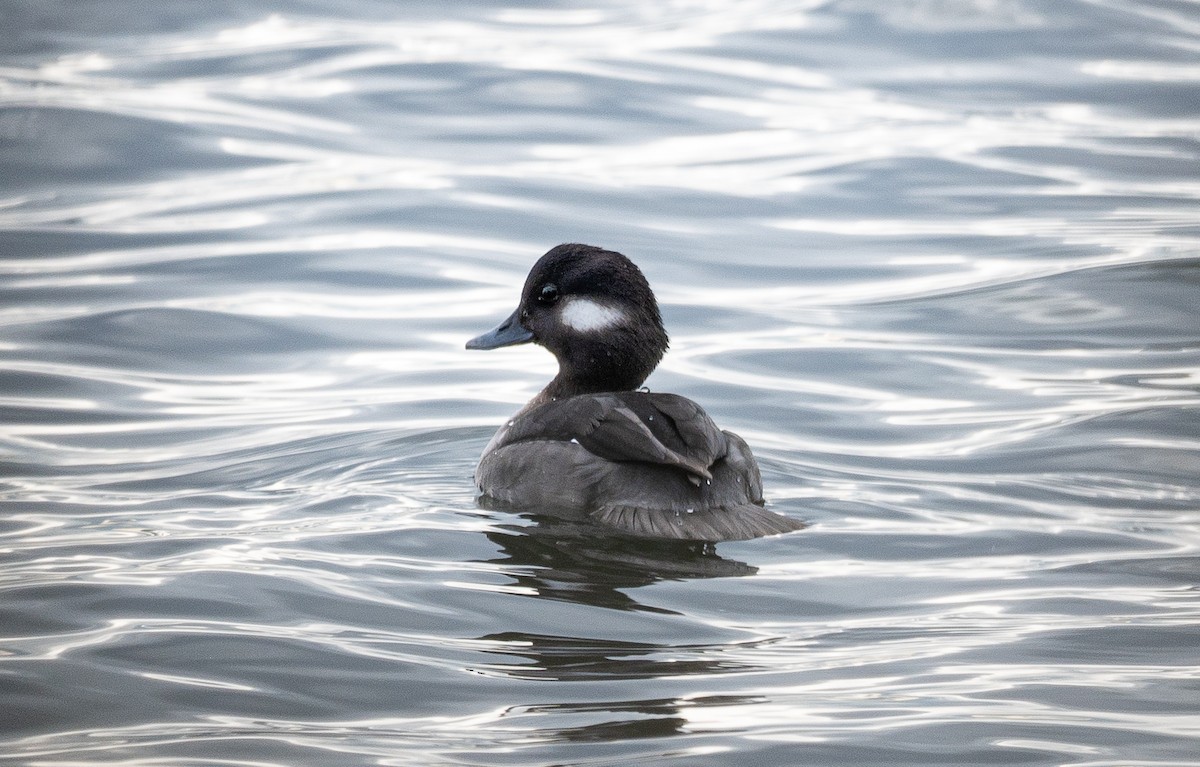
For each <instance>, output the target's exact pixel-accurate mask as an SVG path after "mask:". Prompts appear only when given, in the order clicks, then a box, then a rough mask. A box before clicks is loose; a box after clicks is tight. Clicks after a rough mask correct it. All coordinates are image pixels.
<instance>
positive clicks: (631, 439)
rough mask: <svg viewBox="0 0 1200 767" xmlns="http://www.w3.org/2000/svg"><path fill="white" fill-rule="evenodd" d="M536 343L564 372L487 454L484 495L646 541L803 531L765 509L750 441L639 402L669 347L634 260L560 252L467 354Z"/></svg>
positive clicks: (667, 406)
mask: <svg viewBox="0 0 1200 767" xmlns="http://www.w3.org/2000/svg"><path fill="white" fill-rule="evenodd" d="M528 342H535V343H539V344H541V345H543V346H546V347H547V348H548V349H549V350H550V351H551V352H553V353H554V355H555V356H556V357H557V358H558V361H559V373H558V375H557V376H556V377H555V378H554V380H553V381H551V382H550V384H549V385H547V387H546V388H545V389H544V390H543V391H542V392H541V393H540V394H538V395H537V396H536V397H534V398H533V400H531V401H530V402H529V404H527V405H526V406H525V407H524V408H522V409H521V411H520V412H518V413H517V415H516V416H514V417H513V419H512V420H510V421H509V422H508V423H507V424H506V425H505V426H503V427H502V428H501V429H500V430H499V431H498V432H497V433H496V436H495V437H493V438H492V441H491V442H490V443H489V444H488V446H487V447H486V448H485V449H484V452H483V455H482V457H481V458H480V460H479V466H478V468H477V469H476V471H475V481H476V483H477V484H478V486H479V489H480V490H482V491H483V493H484V494H486V495H487V496H489V497H491V498H493V499H495V500H498V501H501V502H503V503H505V504H509V505H512V506H516V507H521V508H529V509H538V510H547V511H549V510H557V511H560V512H561V511H565V512H574V513H579V514H583V515H585V516H586V517H587V518H589V519H591V520H593V521H594V522H596V523H598V524H600V525H604V526H607V527H611V528H614V529H616V530H618V531H621V532H623V533H627V534H631V535H636V536H641V537H650V538H666V539H682V540H701V541H722V540H740V539H746V538H756V537H759V536H762V535H772V534H776V533H783V532H788V531H791V530H797V529H799V528H801V527H802V526H803V525H802V524H801V523H799V522H797V521H795V520H792V519H789V518H787V517H783V516H780V515H778V514H774V513H772V512H769V511H766V510H765V509H764V508H762V505H763V498H762V480H761V479H760V475H759V470H758V465H757V464H756V463H755V461H754V456H753V455H752V454H751V452H750V448H749V447H748V446H747V445H746V443H745V441H743V440H742V439H741V438H740V437H738V436H737V435H736V434H733V433H731V432H727V431H722V430H721V429H719V428H718V427H717V425H716V424H715V423H713V421H712V419H711V418H709V417H708V414H706V413H705V412H704V410H703V409H701V408H700V406H699V405H697V404H696V403H695V402H692V401H691V400H689V399H687V398H685V397H682V396H679V395H677V394H661V393H650V392H647V391H636V389H637V387H639V386H641V384H642V382H643V381H644V380H645V378H646V376H648V375H649V374H650V372H651V371H652V370H653V369H654V367H655V366H656V365H657V364H658V362H659V360H660V359H661V358H662V355H663V353H664V352H665V351H666V347H667V335H666V332H665V331H664V330H663V327H662V321H661V318H660V315H659V312H658V304H657V302H656V301H655V300H654V294H653V293H652V292H651V291H650V287H649V285H648V284H647V283H646V280H645V278H644V277H643V276H642V274H641V272H640V271H639V270H638V268H637V267H636V266H634V265H633V263H632V262H630V261H629V260H628V259H627V258H625V257H624V256H622V255H621V254H619V253H614V252H612V251H605V250H601V249H600V248H594V247H591V246H587V245H575V244H571V245H560V246H558V247H556V248H554V249H552V250H551V251H549V252H548V253H547V254H546V255H545V256H543V257H542V259H541V260H540V261H538V263H537V264H536V265H535V266H534V267H533V269H532V271H531V272H530V274H529V278H528V279H527V280H526V283H525V288H524V290H523V291H522V298H521V304H520V306H519V307H518V308H517V310H516V311H515V312H513V314H512V316H511V317H509V318H508V319H507V320H505V321H504V322H503V323H501V325H500V326H499V327H497V328H496V329H495V330H493V331H491V332H489V333H485V334H484V335H482V336H479V337H478V338H475V339H473V340H472V341H470V342H469V343H468V344H467V346H468V348H474V349H492V348H497V347H500V346H508V345H512V344H518V343H528Z"/></svg>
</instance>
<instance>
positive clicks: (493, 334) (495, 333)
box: [467, 309, 533, 349]
mask: <svg viewBox="0 0 1200 767" xmlns="http://www.w3.org/2000/svg"><path fill="white" fill-rule="evenodd" d="M520 311H521V310H520V309H518V310H517V311H515V312H513V313H512V314H511V315H509V317H508V319H506V320H505V321H504V322H501V323H500V324H499V325H497V326H496V327H494V328H492V329H491V330H489V331H488V332H486V333H484V334H483V335H481V336H475V337H474V338H472V339H471V340H470V341H467V348H468V349H499V348H500V347H501V346H516V345H517V344H527V343H529V342H530V341H532V340H533V333H530V332H529V331H528V330H526V329H525V327H524V326H523V325H521V321H520V319H518V316H517V315H518V312H520Z"/></svg>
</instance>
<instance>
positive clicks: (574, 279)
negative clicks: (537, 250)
mask: <svg viewBox="0 0 1200 767" xmlns="http://www.w3.org/2000/svg"><path fill="white" fill-rule="evenodd" d="M524 343H535V344H540V345H542V346H544V347H546V348H547V349H549V350H550V351H551V352H552V353H553V354H554V356H555V358H557V359H558V375H557V376H556V377H555V378H554V380H553V381H552V382H551V383H550V385H549V386H547V387H546V391H545V392H544V393H545V394H547V395H549V396H553V397H567V396H571V395H574V394H586V393H590V392H602V391H626V390H630V389H636V388H637V387H639V386H641V385H642V382H643V381H645V380H646V377H647V376H649V375H650V373H651V372H652V371H653V370H654V368H655V367H656V366H657V365H658V363H659V361H660V360H661V359H662V356H663V353H664V352H666V350H667V332H666V330H664V329H663V325H662V317H661V315H660V314H659V311H658V302H657V301H656V300H655V299H654V293H653V291H651V290H650V285H649V284H648V283H647V282H646V278H645V277H644V276H643V275H642V272H641V270H640V269H638V268H637V267H636V266H635V265H634V264H633V262H632V261H630V260H629V259H628V258H626V257H625V256H623V255H621V254H620V253H616V252H614V251H611V250H604V249H602V248H597V247H593V246H591V245H579V244H575V243H571V244H566V245H559V246H558V247H555V248H552V249H551V250H550V251H549V252H547V253H546V255H544V256H542V257H541V258H540V259H539V260H538V262H537V263H536V264H534V265H533V269H531V270H530V272H529V277H528V278H526V280H525V287H524V288H523V289H522V290H521V303H520V305H519V306H517V310H516V311H515V312H513V313H512V315H511V316H510V317H509V318H508V319H506V320H505V321H504V322H502V323H500V325H498V326H497V327H496V328H495V329H494V330H491V331H489V332H487V333H484V334H483V335H481V336H479V337H477V338H473V339H471V340H470V341H468V342H467V348H468V349H496V348H498V347H501V346H512V345H514V344H524Z"/></svg>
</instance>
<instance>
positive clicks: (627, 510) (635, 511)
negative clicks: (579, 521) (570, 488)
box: [589, 503, 804, 541]
mask: <svg viewBox="0 0 1200 767" xmlns="http://www.w3.org/2000/svg"><path fill="white" fill-rule="evenodd" d="M589 516H590V517H591V518H592V519H594V520H595V521H597V522H599V523H600V524H603V525H607V526H609V527H613V528H616V529H617V530H620V531H621V532H624V533H628V534H630V535H636V536H638V537H641V538H661V539H667V540H684V541H744V540H748V539H750V538H761V537H762V536H765V535H779V534H780V533H790V532H792V531H794V530H800V529H802V528H803V527H804V523H803V522H800V521H799V520H795V519H792V518H791V517H785V516H783V515H782V514H776V513H774V512H772V511H767V510H766V509H764V508H762V507H761V506H757V505H755V504H751V503H746V504H739V505H737V506H732V507H717V508H710V509H694V510H683V511H680V510H677V509H647V508H639V507H636V506H627V505H617V504H608V505H604V506H601V507H600V508H598V509H596V510H595V511H593V512H591V514H589Z"/></svg>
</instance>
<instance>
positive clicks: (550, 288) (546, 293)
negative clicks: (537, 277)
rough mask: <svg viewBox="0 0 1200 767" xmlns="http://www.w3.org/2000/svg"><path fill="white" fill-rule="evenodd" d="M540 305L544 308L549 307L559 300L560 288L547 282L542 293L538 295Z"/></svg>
mask: <svg viewBox="0 0 1200 767" xmlns="http://www.w3.org/2000/svg"><path fill="white" fill-rule="evenodd" d="M537 300H538V303H539V304H542V305H544V306H549V305H550V304H552V303H554V302H555V301H557V300H558V286H557V285H555V284H554V283H553V282H547V283H546V284H545V285H543V286H542V292H541V293H538V297H537Z"/></svg>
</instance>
